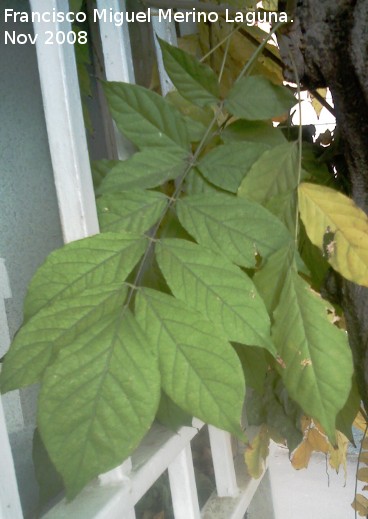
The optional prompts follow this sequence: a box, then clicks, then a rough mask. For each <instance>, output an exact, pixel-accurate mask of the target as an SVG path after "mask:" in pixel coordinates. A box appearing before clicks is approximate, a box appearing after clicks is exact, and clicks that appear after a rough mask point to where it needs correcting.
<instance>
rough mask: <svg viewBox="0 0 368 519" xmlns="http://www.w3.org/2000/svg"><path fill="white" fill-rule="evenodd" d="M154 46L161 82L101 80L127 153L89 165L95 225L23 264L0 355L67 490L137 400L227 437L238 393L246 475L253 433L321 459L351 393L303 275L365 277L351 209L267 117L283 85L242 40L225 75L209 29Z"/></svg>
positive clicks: (118, 447) (128, 426)
mask: <svg viewBox="0 0 368 519" xmlns="http://www.w3.org/2000/svg"><path fill="white" fill-rule="evenodd" d="M206 30H207V28H204V29H203V31H206ZM253 36H254V39H255V40H256V41H257V38H258V37H259V32H257V31H255V32H254V35H253ZM160 45H161V50H162V54H163V59H164V64H165V68H166V71H167V73H168V75H169V77H170V79H171V81H172V82H173V84H174V85H175V87H176V90H177V91H176V92H173V93H172V94H169V95H168V96H167V97H166V98H163V97H161V96H160V95H159V94H157V93H155V92H153V91H151V90H148V89H145V88H143V87H141V86H137V85H131V84H124V83H114V82H112V83H105V84H104V91H105V95H106V99H107V102H108V105H109V108H110V111H111V115H112V117H113V119H114V120H115V122H116V125H117V127H118V128H119V130H120V131H121V132H122V133H123V134H124V135H125V136H126V137H127V138H128V139H129V140H130V141H131V142H132V143H133V144H134V145H135V146H136V148H137V151H136V153H135V154H134V155H133V156H132V157H131V158H129V159H128V160H124V161H111V160H106V161H100V162H99V163H96V164H95V165H94V182H95V188H96V195H97V209H98V214H99V221H100V227H101V234H99V235H96V236H92V237H89V238H86V239H83V240H80V241H76V242H73V243H70V244H67V245H65V246H64V247H63V248H61V249H60V250H57V251H55V252H53V253H52V254H51V255H50V256H49V257H48V258H47V260H46V261H45V263H44V264H43V265H42V266H41V267H40V269H39V270H38V271H37V272H36V274H35V276H34V278H33V280H32V282H31V284H30V286H29V290H28V294H27V297H26V300H25V307H24V315H25V319H24V324H23V326H22V327H21V329H20V330H19V332H18V334H17V335H16V337H15V339H14V341H13V344H12V346H11V348H10V350H9V352H8V354H7V355H6V358H5V362H4V365H3V369H2V372H1V378H0V383H1V390H2V391H3V392H6V391H9V390H12V389H15V388H19V387H23V386H26V385H29V384H33V383H36V382H39V383H40V384H41V390H40V396H39V410H38V427H39V432H40V435H41V437H42V441H43V443H44V445H45V447H46V449H47V452H48V454H49V456H50V458H51V460H52V462H53V464H54V465H55V467H56V469H57V471H58V472H59V473H60V474H61V475H62V478H63V482H64V485H65V488H66V491H67V495H68V497H69V498H73V497H74V496H75V495H76V494H77V493H78V492H79V491H80V490H81V489H82V488H83V487H84V485H86V483H88V481H90V480H91V479H92V478H93V477H95V476H96V475H98V474H100V473H102V472H104V471H107V470H109V469H111V468H112V467H114V466H116V465H117V464H119V463H121V462H122V460H123V459H124V458H126V457H128V456H129V455H130V454H131V453H132V451H133V450H134V449H135V448H136V447H137V445H138V444H139V442H140V440H141V439H142V437H143V436H144V435H145V434H146V433H147V431H148V430H149V428H150V426H151V424H152V422H153V421H154V419H155V417H158V419H160V421H162V422H164V423H166V424H168V425H170V426H173V425H174V424H175V426H178V425H179V424H180V423H182V421H185V420H186V419H187V416H188V415H189V416H196V417H198V418H200V419H201V420H203V421H204V422H206V423H210V424H213V425H215V426H217V427H219V428H222V429H226V430H228V431H230V432H231V433H233V434H234V435H235V436H237V437H238V438H240V439H242V440H244V441H247V439H246V430H244V422H243V405H244V401H245V395H246V391H247V394H248V396H247V407H246V414H247V421H248V423H249V424H251V425H252V424H253V425H260V426H261V429H260V434H259V435H258V436H257V437H256V439H255V440H254V443H253V448H252V449H249V450H248V451H247V454H246V461H247V463H248V466H249V468H250V471H251V473H252V474H253V475H255V476H256V475H257V474H259V473H260V464H261V462H262V458H263V457H264V456H265V455H266V454H267V446H268V442H269V440H270V438H276V439H277V440H278V441H286V442H287V445H288V447H289V449H290V451H291V452H295V453H296V456H297V457H296V459H295V460H294V465H295V466H297V467H298V468H300V466H301V463H300V462H299V461H298V456H299V458H300V455H301V449H307V450H308V449H309V451H312V450H322V451H323V452H326V453H328V452H329V453H330V456H331V466H333V467H334V468H338V466H339V464H340V463H339V462H338V461H337V459H336V453H335V451H334V449H332V447H331V446H332V445H338V444H339V442H340V444H341V445H343V447H342V449H344V448H345V447H344V445H345V444H344V442H343V440H342V439H341V436H339V435H341V434H342V433H343V434H344V435H345V436H346V437H348V438H350V437H351V424H352V422H353V420H354V417H355V415H356V414H357V411H358V408H359V397H358V395H357V390H356V387H355V384H354V383H353V378H352V376H353V365H352V359H351V353H350V349H349V346H348V343H347V335H346V332H345V330H344V329H343V319H342V316H341V312H340V310H339V308H335V307H333V306H332V305H331V304H330V303H328V302H327V301H326V300H324V299H323V298H322V297H321V295H320V293H319V292H320V289H321V284H322V279H321V278H322V277H323V276H321V272H322V273H323V272H326V271H327V269H328V268H329V265H330V266H331V267H333V268H334V269H335V270H336V271H338V272H339V273H341V274H342V275H343V276H345V277H346V278H347V279H350V280H353V281H356V282H358V283H360V284H362V285H364V286H368V270H367V264H368V262H367V255H368V241H367V238H366V236H367V231H368V221H367V217H366V215H365V214H364V213H363V212H362V211H361V210H360V209H358V208H357V207H356V206H355V204H354V203H353V202H352V200H351V199H349V198H348V197H347V196H346V195H345V194H343V193H342V192H340V191H339V184H338V183H337V182H335V180H334V176H333V174H331V173H330V172H329V169H328V167H327V161H328V157H326V155H324V152H323V149H322V148H321V147H320V146H319V145H318V144H315V145H313V144H312V143H311V142H307V143H305V144H304V143H303V142H302V134H301V133H300V135H299V137H298V134H295V133H294V132H293V131H292V128H291V129H290V131H289V130H285V131H283V130H282V129H281V128H277V127H274V126H273V125H272V121H273V120H276V119H281V120H282V121H286V120H287V114H288V113H289V112H290V110H291V108H292V107H293V106H294V105H295V103H296V99H295V97H294V95H293V93H292V92H291V91H290V89H289V88H287V87H285V86H283V85H282V81H281V78H280V79H279V80H278V84H277V82H276V83H275V82H274V81H271V79H270V78H269V77H267V73H265V70H267V66H268V65H267V63H266V64H265V62H264V61H263V62H259V61H257V59H256V58H257V57H258V54H259V53H257V55H256V56H255V55H254V54H252V55H251V56H250V57H249V59H247V61H246V66H245V67H244V66H243V64H242V66H240V67H239V70H238V72H237V74H236V77H235V78H233V77H232V74H233V73H232V72H231V71H230V69H228V68H227V66H228V65H227V63H228V61H227V60H228V58H229V59H231V56H234V54H231V48H230V46H229V45H227V46H225V51H223V50H222V51H221V52H222V54H215V55H214V59H212V65H213V67H212V68H211V67H210V66H209V65H207V64H204V63H203V62H201V61H199V60H197V58H196V57H194V56H193V55H192V54H190V53H188V52H186V51H184V50H182V49H179V48H174V47H172V46H170V45H169V44H168V43H166V42H164V41H160ZM225 45H226V44H225ZM253 45H254V40H253ZM265 46H266V42H265V41H264V42H263V43H262V47H265ZM270 49H271V50H270ZM270 49H269V50H268V52H269V53H271V54H272V53H273V54H275V53H276V50H275V49H274V48H271V47H270ZM219 56H220V58H219ZM209 61H210V62H211V60H209ZM219 61H220V67H218V65H219ZM270 63H271V65H270V66H271V67H272V66H274V60H271V61H270ZM214 70H217V72H218V74H219V76H220V77H221V80H222V81H220V82H219V77H218V75H217V74H216V72H215V71H214ZM231 70H233V69H231ZM269 71H270V68H268V72H269ZM299 218H301V221H300V220H299ZM336 431H338V432H336ZM318 435H319V436H318ZM313 437H314V439H313ZM313 442H314V443H313ZM255 446H256V447H257V448H254V447H255ZM341 460H342V458H341Z"/></svg>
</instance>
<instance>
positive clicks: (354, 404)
mask: <svg viewBox="0 0 368 519" xmlns="http://www.w3.org/2000/svg"><path fill="white" fill-rule="evenodd" d="M359 407H360V395H359V391H358V386H357V383H356V380H355V377H353V383H352V387H351V390H350V394H349V397H348V399H347V401H346V402H345V405H344V407H343V408H342V409H341V411H340V412H339V413H338V415H337V418H336V429H337V430H338V431H340V432H342V433H343V434H344V435H345V436H346V437H347V438H348V439H349V440H350V442H351V443H353V444H354V437H353V431H352V426H353V422H354V420H355V418H356V416H357V414H358V411H359Z"/></svg>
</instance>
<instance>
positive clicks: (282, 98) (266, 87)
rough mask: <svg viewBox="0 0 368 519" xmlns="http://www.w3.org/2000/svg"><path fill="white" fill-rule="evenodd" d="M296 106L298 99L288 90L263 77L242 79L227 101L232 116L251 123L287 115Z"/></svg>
mask: <svg viewBox="0 0 368 519" xmlns="http://www.w3.org/2000/svg"><path fill="white" fill-rule="evenodd" d="M295 104H296V99H295V97H294V96H293V95H292V94H291V92H290V91H289V90H288V89H287V88H285V87H283V86H279V85H274V84H273V83H271V81H269V80H268V79H266V78H265V77H263V76H248V77H245V78H242V79H240V80H239V81H237V82H236V83H235V84H234V86H233V87H232V88H231V90H230V92H229V94H228V96H227V99H226V101H225V106H226V108H227V109H228V110H229V112H230V113H231V114H232V115H235V116H236V117H241V118H243V119H249V120H251V121H254V120H263V119H271V118H272V117H278V116H281V115H284V114H287V113H288V112H289V110H290V109H291V108H292V107H293V106H294V105H295Z"/></svg>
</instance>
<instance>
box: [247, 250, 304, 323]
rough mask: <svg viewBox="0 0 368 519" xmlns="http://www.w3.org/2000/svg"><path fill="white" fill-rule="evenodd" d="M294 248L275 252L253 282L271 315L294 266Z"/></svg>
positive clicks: (256, 274)
mask: <svg viewBox="0 0 368 519" xmlns="http://www.w3.org/2000/svg"><path fill="white" fill-rule="evenodd" d="M293 257H294V247H293V246H292V245H291V244H289V245H286V246H284V247H281V248H280V249H279V250H278V251H276V252H274V253H273V254H272V255H271V256H270V257H269V258H267V261H266V262H265V264H264V265H263V266H262V268H261V269H260V270H258V271H257V272H256V273H255V275H254V277H253V282H254V284H255V286H256V287H257V290H258V291H259V293H260V294H261V296H262V298H263V301H264V302H265V304H266V307H267V310H268V311H269V313H270V315H272V312H273V311H274V310H275V308H276V306H277V305H278V302H279V299H280V295H281V292H282V289H283V286H284V282H285V277H286V275H287V273H288V271H289V269H290V267H291V265H292V264H293Z"/></svg>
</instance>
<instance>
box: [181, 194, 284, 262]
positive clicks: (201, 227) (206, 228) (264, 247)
mask: <svg viewBox="0 0 368 519" xmlns="http://www.w3.org/2000/svg"><path fill="white" fill-rule="evenodd" d="M177 212H178V217H179V220H180V222H181V224H182V225H183V227H184V228H185V229H186V230H187V231H188V232H189V233H190V234H191V235H192V236H194V238H195V239H196V241H198V243H200V244H201V245H203V246H204V247H208V248H210V249H212V250H214V251H216V252H220V253H221V254H223V255H225V256H226V257H228V258H229V259H230V260H231V261H232V262H234V263H236V264H237V265H240V266H242V267H250V268H252V267H254V266H255V263H256V256H257V255H258V254H259V255H260V256H261V257H262V258H267V257H268V256H269V255H270V254H272V253H273V252H275V251H277V250H278V249H279V248H280V247H282V246H284V245H286V244H288V243H289V242H290V240H291V236H290V234H289V233H288V231H287V230H286V228H285V227H284V226H283V225H282V223H281V222H280V221H279V220H278V219H277V218H275V217H274V216H273V215H271V213H270V212H268V211H267V210H266V209H264V208H263V207H262V206H260V205H259V204H257V203H256V202H253V201H251V200H244V199H241V198H236V197H234V196H230V195H226V194H220V193H218V194H216V193H213V194H212V193H211V194H205V195H192V196H188V197H186V198H183V199H180V200H178V202H177Z"/></svg>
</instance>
